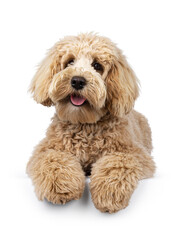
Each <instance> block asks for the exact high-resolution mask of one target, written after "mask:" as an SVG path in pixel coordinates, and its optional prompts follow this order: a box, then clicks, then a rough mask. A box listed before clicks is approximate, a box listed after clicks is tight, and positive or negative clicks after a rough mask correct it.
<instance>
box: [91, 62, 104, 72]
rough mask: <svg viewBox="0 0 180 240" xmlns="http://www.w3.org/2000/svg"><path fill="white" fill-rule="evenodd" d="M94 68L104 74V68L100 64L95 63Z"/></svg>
mask: <svg viewBox="0 0 180 240" xmlns="http://www.w3.org/2000/svg"><path fill="white" fill-rule="evenodd" d="M92 66H93V68H94V69H95V70H96V71H98V72H101V73H102V72H103V66H102V65H101V64H100V63H98V62H93V63H92Z"/></svg>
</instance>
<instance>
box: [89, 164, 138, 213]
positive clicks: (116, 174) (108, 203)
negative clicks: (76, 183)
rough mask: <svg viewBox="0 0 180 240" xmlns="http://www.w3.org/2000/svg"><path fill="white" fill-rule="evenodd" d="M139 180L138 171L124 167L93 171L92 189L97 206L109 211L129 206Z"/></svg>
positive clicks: (112, 211) (103, 210)
mask: <svg viewBox="0 0 180 240" xmlns="http://www.w3.org/2000/svg"><path fill="white" fill-rule="evenodd" d="M137 182H138V179H137V176H136V173H135V172H128V171H126V169H124V168H122V169H99V170H98V171H94V172H92V175H91V182H90V190H91V195H92V200H93V202H94V205H95V207H96V208H97V209H99V210H100V211H101V212H109V213H114V212H117V211H119V210H121V209H123V208H125V207H127V206H128V203H129V199H130V197H131V195H132V193H133V191H134V189H135V187H136V185H137Z"/></svg>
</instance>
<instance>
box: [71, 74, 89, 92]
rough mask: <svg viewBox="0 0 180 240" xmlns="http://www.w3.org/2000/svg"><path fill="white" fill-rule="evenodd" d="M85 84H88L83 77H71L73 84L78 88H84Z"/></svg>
mask: <svg viewBox="0 0 180 240" xmlns="http://www.w3.org/2000/svg"><path fill="white" fill-rule="evenodd" d="M85 85H86V79H85V78H83V77H78V76H74V77H73V78H72V79H71V86H72V87H73V88H75V89H76V90H80V89H83V87H84V86H85Z"/></svg>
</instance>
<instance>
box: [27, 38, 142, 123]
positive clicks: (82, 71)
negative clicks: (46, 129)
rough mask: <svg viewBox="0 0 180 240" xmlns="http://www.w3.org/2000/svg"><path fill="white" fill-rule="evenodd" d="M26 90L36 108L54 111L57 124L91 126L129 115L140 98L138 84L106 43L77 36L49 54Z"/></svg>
mask: <svg viewBox="0 0 180 240" xmlns="http://www.w3.org/2000/svg"><path fill="white" fill-rule="evenodd" d="M30 90H31V92H32V93H33V94H34V99H35V100H36V101H37V102H38V103H41V104H43V105H46V106H51V105H55V107H56V111H57V114H58V117H59V118H60V119H61V120H63V121H69V122H71V123H94V122H96V121H98V120H99V119H100V118H101V117H102V116H104V115H105V114H106V113H107V112H109V113H110V114H112V115H114V116H120V117H122V116H123V115H124V114H127V113H128V112H129V111H130V110H131V109H132V107H133V105H134V101H135V99H136V98H137V96H138V81H137V78H136V77H135V74H134V72H133V71H132V69H131V68H130V66H129V65H128V63H127V61H126V59H125V57H124V56H123V55H122V53H121V51H120V50H119V49H118V48H117V47H116V45H115V44H113V43H112V42H111V41H110V40H109V39H107V38H104V37H99V36H97V35H93V34H81V35H79V36H77V37H66V38H64V39H63V40H61V41H59V42H58V43H56V44H55V46H54V47H53V48H52V49H50V51H49V53H48V55H47V57H46V58H45V59H44V60H43V62H42V63H41V65H40V68H39V69H38V71H37V73H36V75H35V76H34V78H33V80H32V83H31V86H30Z"/></svg>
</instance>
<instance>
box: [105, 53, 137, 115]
mask: <svg viewBox="0 0 180 240" xmlns="http://www.w3.org/2000/svg"><path fill="white" fill-rule="evenodd" d="M106 84H107V108H108V110H109V112H110V113H111V114H113V115H114V116H120V117H122V116H123V115H124V114H127V113H128V112H130V111H131V109H132V108H133V106H134V101H135V100H136V98H137V97H138V95H139V86H138V79H137V77H136V76H135V73H134V72H133V70H132V69H131V67H130V66H129V65H128V63H127V61H126V59H125V57H124V56H123V55H122V54H121V52H120V53H119V56H118V59H117V60H115V62H114V64H113V66H112V67H111V69H110V71H109V73H108V76H107V78H106Z"/></svg>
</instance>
